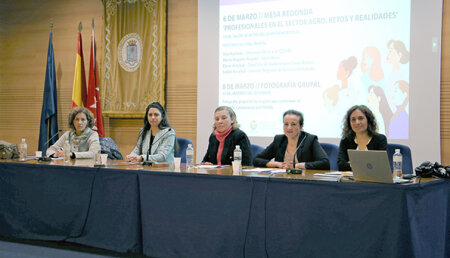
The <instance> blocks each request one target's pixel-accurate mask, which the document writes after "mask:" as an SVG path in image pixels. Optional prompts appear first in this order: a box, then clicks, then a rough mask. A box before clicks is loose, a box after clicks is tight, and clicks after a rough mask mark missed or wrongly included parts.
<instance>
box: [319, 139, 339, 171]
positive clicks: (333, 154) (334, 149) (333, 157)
mask: <svg viewBox="0 0 450 258" xmlns="http://www.w3.org/2000/svg"><path fill="white" fill-rule="evenodd" d="M320 146H322V149H323V150H324V151H325V153H326V154H327V155H328V160H329V161H330V170H339V168H338V164H337V159H338V154H339V146H337V145H336V144H332V143H327V142H321V143H320Z"/></svg>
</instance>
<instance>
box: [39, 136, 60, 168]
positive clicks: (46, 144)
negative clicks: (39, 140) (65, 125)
mask: <svg viewBox="0 0 450 258" xmlns="http://www.w3.org/2000/svg"><path fill="white" fill-rule="evenodd" d="M60 132H62V130H61V129H59V130H58V131H57V132H56V133H55V134H54V135H53V136H52V137H50V139H48V141H47V142H46V143H45V153H43V157H40V158H37V160H38V161H51V160H52V158H50V157H46V154H47V149H48V144H49V143H50V141H51V140H52V139H53V138H55V137H56V136H57V135H58V134H59V133H60Z"/></svg>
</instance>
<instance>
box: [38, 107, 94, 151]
mask: <svg viewBox="0 0 450 258" xmlns="http://www.w3.org/2000/svg"><path fill="white" fill-rule="evenodd" d="M94 123H95V122H94V115H93V114H92V112H91V111H89V109H87V108H84V107H75V108H73V109H72V111H71V112H70V113H69V128H70V130H69V131H67V132H65V133H64V134H63V135H62V136H61V138H59V139H58V141H56V142H55V144H53V145H52V146H50V148H48V150H47V155H48V156H49V157H64V150H63V148H64V143H65V142H66V140H68V141H69V144H70V150H71V155H70V157H71V158H72V159H75V158H76V159H92V158H94V156H95V154H97V153H100V141H99V138H98V133H97V132H95V131H93V130H92V127H94Z"/></svg>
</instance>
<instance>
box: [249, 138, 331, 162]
mask: <svg viewBox="0 0 450 258" xmlns="http://www.w3.org/2000/svg"><path fill="white" fill-rule="evenodd" d="M303 139H305V140H304V141H303ZM302 141H303V142H302ZM300 143H301V145H300V148H299V149H298V151H297V159H298V161H299V162H305V167H306V168H307V169H330V161H329V160H328V155H327V154H326V153H325V151H324V150H323V149H322V146H320V143H319V141H318V140H317V136H315V135H313V134H309V133H307V132H304V131H302V132H301V135H300V137H299V138H298V142H297V146H298V145H299V144H300ZM287 144H288V138H287V137H286V135H284V134H280V135H276V136H275V138H274V139H273V142H272V143H271V144H270V145H269V146H267V148H265V149H264V150H263V151H262V152H260V153H259V154H258V155H257V156H256V157H255V159H254V160H253V164H254V165H255V166H256V167H265V166H266V165H267V163H268V162H269V161H270V160H271V159H273V158H275V161H279V162H283V161H284V154H285V153H286V148H287Z"/></svg>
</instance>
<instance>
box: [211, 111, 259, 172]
mask: <svg viewBox="0 0 450 258" xmlns="http://www.w3.org/2000/svg"><path fill="white" fill-rule="evenodd" d="M214 119H215V122H214V125H213V128H214V131H213V133H211V135H210V136H209V143H208V150H207V151H206V154H205V156H204V157H203V161H202V164H217V165H230V164H231V161H233V153H234V149H235V148H236V145H239V147H240V149H241V150H242V165H245V166H251V164H252V161H251V157H252V148H251V146H250V141H249V140H248V137H247V135H246V134H245V133H244V132H243V131H241V130H240V129H239V124H238V122H237V118H236V113H234V111H233V109H231V108H230V107H227V106H220V107H218V108H216V110H215V111H214Z"/></svg>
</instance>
